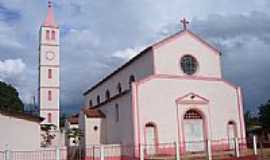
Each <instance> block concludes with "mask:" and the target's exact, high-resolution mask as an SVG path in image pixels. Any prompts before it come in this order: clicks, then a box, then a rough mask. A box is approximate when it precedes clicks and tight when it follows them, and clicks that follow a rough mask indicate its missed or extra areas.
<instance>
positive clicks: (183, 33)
mask: <svg viewBox="0 0 270 160" xmlns="http://www.w3.org/2000/svg"><path fill="white" fill-rule="evenodd" d="M183 37H190V38H192V39H193V40H195V41H196V42H198V45H203V46H204V47H207V48H208V49H210V50H212V51H213V52H214V53H216V54H218V55H221V52H220V50H219V49H217V48H216V47H214V46H213V45H211V44H210V43H208V42H207V41H205V40H204V39H202V38H201V37H199V36H198V35H196V34H195V33H193V32H191V31H189V30H186V31H181V32H177V33H176V34H174V35H172V36H169V37H167V38H165V39H163V40H161V41H159V42H157V43H155V44H154V45H153V46H152V47H153V48H154V49H157V48H159V47H162V46H163V45H166V44H168V43H171V42H173V41H174V40H176V39H178V38H183Z"/></svg>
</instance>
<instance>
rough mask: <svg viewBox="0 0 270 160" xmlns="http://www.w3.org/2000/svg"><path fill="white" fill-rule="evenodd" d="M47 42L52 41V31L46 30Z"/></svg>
mask: <svg viewBox="0 0 270 160" xmlns="http://www.w3.org/2000/svg"><path fill="white" fill-rule="evenodd" d="M46 40H50V31H49V30H46Z"/></svg>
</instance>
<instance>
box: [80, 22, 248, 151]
mask: <svg viewBox="0 0 270 160" xmlns="http://www.w3.org/2000/svg"><path fill="white" fill-rule="evenodd" d="M183 23H184V28H183V30H182V31H180V32H178V33H176V34H174V35H172V36H170V37H167V38H165V39H163V40H161V41H159V42H157V43H155V44H153V45H151V46H150V47H148V48H146V49H145V50H143V51H142V52H141V53H139V54H138V55H137V56H135V57H134V58H133V59H131V60H130V61H128V62H127V63H126V64H124V65H123V66H121V67H120V68H118V69H117V70H115V71H114V72H112V73H111V74H109V75H108V76H107V77H105V78H104V79H102V80H101V81H100V82H98V83H97V84H96V85H94V86H93V87H91V88H90V89H88V90H87V91H86V92H85V93H84V96H85V106H86V107H85V108H84V109H83V112H81V115H80V119H82V117H83V118H84V119H85V117H88V119H89V118H90V119H91V118H93V119H95V121H94V120H93V121H88V123H91V124H84V125H85V126H87V125H88V126H92V127H88V130H86V131H85V137H88V138H89V136H88V135H91V137H96V136H98V138H95V139H93V140H88V144H91V143H92V144H123V145H130V144H131V145H136V146H137V145H138V146H139V144H147V145H155V146H158V145H159V144H161V143H168V142H175V141H178V142H179V143H180V145H181V149H182V151H200V150H203V149H204V145H202V144H197V145H192V144H188V143H185V144H184V142H190V141H205V140H213V141H214V140H220V139H224V140H227V141H224V144H221V145H223V146H224V145H227V146H228V147H230V145H231V144H230V141H229V139H232V138H236V137H237V138H240V139H244V138H245V136H246V135H245V124H244V117H243V100H242V92H241V89H240V87H239V86H236V85H234V84H232V83H230V82H228V81H226V80H224V79H223V76H222V67H221V52H220V51H219V50H218V49H216V48H215V47H213V46H212V45H210V44H209V43H207V42H206V41H205V40H203V39H201V38H200V37H199V36H198V35H196V34H194V33H193V32H191V31H189V30H188V29H187V28H186V21H183ZM85 110H90V111H93V110H96V111H98V112H101V113H102V115H103V116H102V117H99V116H98V115H97V116H93V117H91V116H90V117H89V116H86V115H85V114H84V113H85ZM98 118H100V121H102V122H100V121H98V123H96V119H98ZM84 122H85V123H87V121H84ZM94 123H96V124H94ZM85 126H84V128H85ZM93 126H94V127H93ZM93 134H96V136H93ZM91 137H90V139H91ZM97 139H98V142H97ZM242 143H245V142H244V141H243V142H242ZM86 145H87V144H86ZM215 145H220V143H219V144H215V143H214V142H213V143H212V146H215ZM152 152H154V150H153V151H152Z"/></svg>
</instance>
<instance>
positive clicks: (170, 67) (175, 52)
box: [154, 32, 222, 78]
mask: <svg viewBox="0 0 270 160" xmlns="http://www.w3.org/2000/svg"><path fill="white" fill-rule="evenodd" d="M187 54H189V55H192V56H194V57H195V58H196V59H197V61H198V63H199V67H198V71H197V72H196V73H195V76H203V77H217V78H221V76H222V75H221V68H220V67H221V66H220V55H219V54H217V53H216V52H214V51H213V50H212V49H209V48H208V47H206V46H205V45H203V44H202V43H201V42H200V41H198V40H197V39H195V38H194V36H191V34H190V33H188V32H184V33H181V35H180V36H178V37H177V38H175V39H174V40H173V41H169V42H168V43H166V44H164V45H162V46H161V47H156V48H155V49H154V63H155V68H156V73H157V74H170V75H181V76H183V75H185V73H183V71H182V69H181V67H180V60H181V58H182V56H184V55H187Z"/></svg>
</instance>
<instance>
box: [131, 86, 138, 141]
mask: <svg viewBox="0 0 270 160" xmlns="http://www.w3.org/2000/svg"><path fill="white" fill-rule="evenodd" d="M135 89H136V87H135V86H134V83H133V84H132V113H133V128H134V144H135V145H138V144H137V129H138V128H137V120H136V117H137V116H136V96H137V95H136V91H135Z"/></svg>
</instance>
